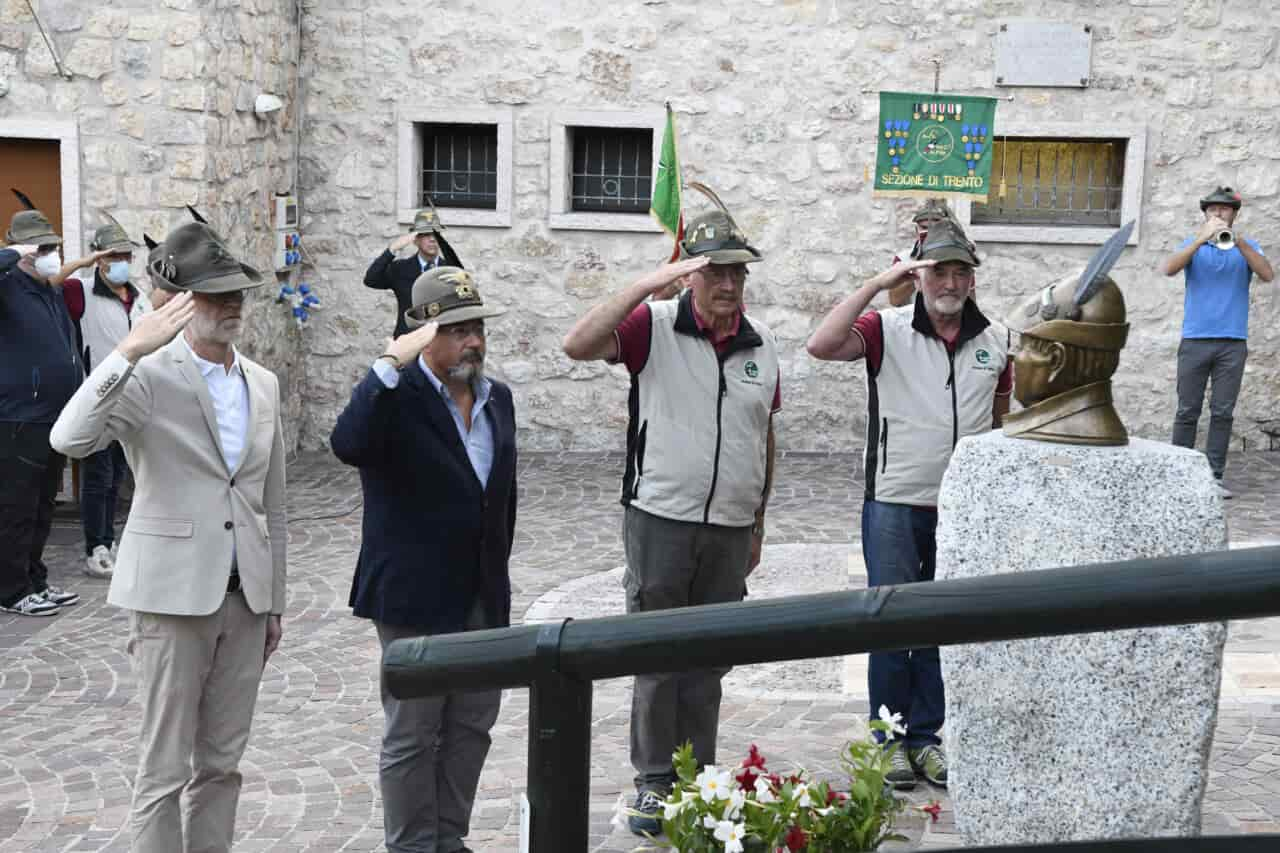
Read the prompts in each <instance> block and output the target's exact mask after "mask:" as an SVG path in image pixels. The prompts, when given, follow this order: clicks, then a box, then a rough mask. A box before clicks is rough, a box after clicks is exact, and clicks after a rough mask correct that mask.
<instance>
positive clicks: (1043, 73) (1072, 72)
mask: <svg viewBox="0 0 1280 853" xmlns="http://www.w3.org/2000/svg"><path fill="white" fill-rule="evenodd" d="M1092 46H1093V27H1091V26H1089V25H1088V24H1070V23H1061V22H1058V21H1036V20H1010V21H1002V22H1001V23H1000V29H999V30H998V31H997V32H996V72H995V85H997V86H1073V87H1075V88H1081V87H1084V86H1088V85H1089V52H1090V50H1091V49H1092Z"/></svg>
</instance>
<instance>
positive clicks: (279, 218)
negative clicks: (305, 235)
mask: <svg viewBox="0 0 1280 853" xmlns="http://www.w3.org/2000/svg"><path fill="white" fill-rule="evenodd" d="M275 202H276V207H275V210H274V211H273V215H272V217H271V221H272V222H273V223H275V229H276V230H277V231H296V230H297V229H298V200H297V199H296V198H294V197H293V196H291V195H283V194H281V195H277V196H276V198H275Z"/></svg>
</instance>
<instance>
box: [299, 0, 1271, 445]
mask: <svg viewBox="0 0 1280 853" xmlns="http://www.w3.org/2000/svg"><path fill="white" fill-rule="evenodd" d="M1263 5H1264V6H1268V7H1270V9H1271V10H1272V11H1273V12H1274V11H1277V10H1280V4H1277V3H1276V2H1275V0H1266V2H1264V3H1263ZM1011 17H1038V18H1045V19H1051V20H1059V21H1073V22H1080V23H1082V24H1083V23H1088V24H1091V25H1092V26H1093V27H1094V45H1093V57H1092V73H1093V79H1094V82H1093V85H1091V86H1090V87H1089V88H1088V89H1084V90H1078V89H1075V90H1061V89H1015V90H1012V91H1013V93H1014V95H1015V99H1014V100H1013V101H1011V102H1009V101H1002V102H1001V103H1000V106H999V114H998V119H997V121H1000V120H1005V121H1008V120H1011V119H1018V120H1020V121H1021V120H1023V119H1035V120H1039V121H1045V122H1063V121H1070V122H1090V121H1096V122H1099V123H1102V122H1105V123H1108V124H1117V123H1122V122H1123V123H1144V124H1145V125H1146V126H1147V152H1148V153H1147V162H1146V179H1145V181H1144V186H1143V188H1142V209H1143V216H1144V222H1143V229H1142V239H1141V244H1140V245H1139V246H1137V247H1136V248H1133V249H1130V250H1129V251H1128V252H1127V253H1126V254H1125V256H1124V258H1123V260H1122V261H1121V262H1120V264H1119V266H1118V268H1117V271H1116V272H1115V276H1116V278H1117V279H1118V280H1119V281H1121V282H1122V285H1123V287H1124V289H1125V293H1126V296H1127V298H1128V301H1129V306H1130V315H1131V320H1132V323H1133V330H1132V334H1131V336H1130V345H1129V348H1128V349H1127V350H1126V351H1125V354H1124V357H1123V359H1122V364H1121V368H1120V372H1119V376H1118V382H1117V385H1118V395H1119V399H1120V404H1119V408H1120V409H1121V411H1122V414H1123V416H1124V418H1125V420H1126V423H1127V424H1128V426H1129V428H1130V430H1131V431H1132V432H1133V433H1135V434H1137V435H1141V436H1147V437H1151V438H1157V439H1167V437H1168V433H1169V428H1170V422H1171V418H1172V413H1173V406H1174V368H1175V354H1176V350H1177V345H1178V339H1179V329H1180V323H1181V315H1182V304H1181V303H1182V283H1181V278H1180V277H1179V278H1177V279H1167V278H1165V277H1163V276H1162V275H1159V274H1158V273H1157V272H1156V266H1157V264H1158V262H1159V261H1160V259H1161V258H1162V256H1163V255H1164V254H1165V253H1167V252H1168V251H1170V250H1171V249H1173V248H1174V247H1176V245H1177V243H1178V242H1179V241H1180V240H1181V239H1182V238H1183V237H1184V236H1186V235H1187V234H1189V233H1190V232H1191V231H1192V230H1193V229H1194V228H1195V227H1196V224H1197V222H1198V220H1199V216H1200V214H1199V211H1198V208H1197V205H1196V200H1197V199H1198V198H1199V196H1200V195H1202V194H1203V193H1204V192H1205V191H1206V190H1207V189H1209V188H1212V187H1213V186H1214V185H1215V184H1217V183H1229V184H1231V185H1233V186H1235V187H1237V188H1239V189H1240V190H1241V191H1242V192H1243V193H1244V195H1245V197H1246V198H1247V199H1248V204H1247V206H1246V208H1245V210H1244V215H1243V216H1242V218H1241V221H1240V226H1241V230H1243V231H1245V232H1247V233H1249V234H1251V235H1253V236H1255V237H1256V238H1257V239H1259V240H1260V242H1261V243H1262V244H1263V246H1264V248H1266V247H1269V248H1270V251H1271V253H1272V255H1273V256H1278V255H1280V224H1278V223H1280V147H1277V146H1275V145H1274V144H1272V143H1271V142H1270V141H1269V140H1271V139H1273V138H1274V136H1275V133H1276V132H1277V110H1276V107H1277V106H1278V105H1280V63H1278V62H1277V52H1276V39H1277V32H1278V31H1277V28H1276V26H1275V22H1274V20H1273V18H1274V16H1273V15H1266V14H1260V9H1259V6H1258V4H1257V3H1245V2H1234V0H1185V2H1184V1H1183V0H1132V2H1121V3H1106V4H1099V3H1094V2H1091V0H1076V2H1066V3H1059V2H1053V3H1050V2H1011V0H944V2H940V3H923V2H910V3H895V4H881V3H876V4H861V3H849V2H835V0H748V1H747V2H741V3H735V4H731V5H730V4H724V5H722V4H706V3H700V4H699V3H690V2H680V0H670V2H665V1H664V0H644V1H643V2H641V0H628V2H622V3H609V4H595V5H592V4H583V3H572V2H556V0H530V2H527V3H521V4H511V3H507V2H503V0H446V2H439V3H434V4H432V5H431V6H430V7H424V8H422V9H420V10H409V9H407V8H406V7H405V6H404V5H403V4H401V3H396V2H390V0H370V2H367V3H362V4H355V5H350V4H349V5H344V6H339V5H336V4H329V3H320V2H311V3H309V4H308V5H307V7H306V19H305V29H304V42H303V49H304V59H303V63H304V73H305V76H306V79H307V95H306V120H305V123H304V125H303V159H304V166H303V178H302V180H303V185H304V194H305V196H306V201H307V216H308V219H307V236H309V237H310V240H311V246H312V249H313V251H314V252H316V254H318V255H319V257H320V258H321V261H322V266H323V268H324V269H323V272H324V274H325V275H326V276H327V277H328V284H327V285H326V286H327V287H328V288H329V290H330V292H331V296H330V306H334V305H335V304H340V310H339V311H330V312H329V313H327V314H326V315H325V320H324V329H323V331H322V330H321V329H316V330H314V333H313V334H311V335H309V336H308V345H309V353H310V357H311V361H312V368H311V370H310V372H309V377H308V384H307V395H308V415H309V422H308V428H307V429H306V431H305V439H306V441H307V442H308V443H314V442H318V441H320V440H322V439H323V437H324V435H326V434H327V431H328V429H329V427H330V425H331V423H332V421H333V419H334V417H335V416H336V414H337V412H338V411H339V410H340V407H341V406H342V405H343V403H344V401H345V400H346V397H347V395H348V393H349V388H350V386H351V383H352V382H353V381H354V380H355V379H356V377H357V376H358V375H359V374H360V373H361V372H362V371H363V370H364V369H365V368H366V366H367V364H368V362H369V360H370V359H371V358H372V357H373V356H375V355H376V354H377V351H378V347H379V345H380V341H381V338H382V337H383V336H384V335H385V334H386V332H387V329H388V328H389V326H390V323H391V319H390V318H391V315H392V311H393V302H392V300H391V297H390V296H386V295H382V294H380V293H378V292H375V291H369V290H366V289H365V288H363V287H362V286H361V284H360V279H361V276H362V274H363V269H364V266H365V265H366V264H367V263H368V262H369V260H371V259H372V258H373V257H374V256H375V255H376V254H377V253H378V252H379V251H380V250H381V249H382V247H383V246H384V245H385V244H386V242H387V240H388V239H389V238H391V237H393V236H394V235H395V234H396V233H397V232H398V231H399V230H400V228H401V227H402V226H399V225H397V224H396V216H395V208H396V197H397V191H396V157H397V151H396V130H395V129H396V112H397V109H398V108H399V107H402V106H406V105H412V106H418V107H421V106H430V107H433V108H436V109H439V108H444V107H449V106H453V107H456V108H459V109H468V108H477V107H486V106H493V105H510V106H511V107H512V108H513V110H514V114H515V124H516V133H515V143H514V145H515V150H514V172H515V174H514V178H515V180H514V186H515V197H514V204H513V209H514V213H515V215H514V223H513V226H512V227H511V228H505V229H503V228H498V229H493V228H454V229H451V230H450V232H449V237H450V240H451V242H452V243H453V244H454V245H455V247H456V248H457V249H458V251H459V253H460V255H461V257H462V258H463V260H464V262H466V263H467V264H468V265H469V266H471V267H473V268H474V269H475V270H476V271H477V272H478V274H479V276H480V282H481V286H482V290H483V292H484V293H485V294H486V296H487V297H488V298H491V299H495V300H496V301H498V302H500V303H502V305H503V306H505V307H506V308H508V309H509V313H508V314H507V316H506V317H505V318H502V319H499V320H497V321H493V322H492V324H491V328H492V333H491V336H490V341H489V351H490V360H491V369H492V372H493V373H494V374H495V375H497V376H499V377H502V378H505V379H506V380H507V381H509V382H511V383H512V386H513V388H514V391H515V394H516V401H517V407H518V410H519V416H520V421H521V427H522V430H521V432H522V435H521V445H522V447H526V448H582V449H594V448H612V449H617V448H620V447H621V446H622V444H623V434H624V432H623V426H624V423H625V401H626V389H627V378H626V376H625V374H624V373H623V372H622V370H621V369H620V368H613V369H610V368H607V367H605V366H603V365H599V364H588V365H577V364H574V363H572V362H570V361H569V360H568V359H566V358H565V357H564V356H563V355H562V354H561V352H560V349H559V343H560V339H561V337H562V336H563V334H564V332H565V331H566V330H567V329H568V327H569V325H570V324H571V323H572V321H573V319H574V318H575V317H577V316H579V315H580V314H582V313H583V312H584V311H586V310H587V309H588V308H589V307H590V306H591V305H593V304H595V303H597V302H598V301H600V300H601V299H603V298H604V297H606V296H607V295H608V294H610V293H612V292H615V291H616V290H617V289H618V288H620V287H622V286H623V285H624V283H626V282H628V281H630V280H632V279H633V278H634V277H636V276H637V275H639V274H641V273H642V272H644V271H645V270H647V269H649V268H651V267H653V266H654V265H656V264H657V263H658V262H660V261H661V260H662V259H663V258H664V257H665V255H666V252H667V251H668V245H669V244H668V242H667V240H666V238H665V237H662V236H659V235H649V234H619V233H602V232H590V231H568V230H553V229H551V228H549V227H548V224H547V222H548V209H549V202H548V190H549V188H548V180H549V177H548V174H549V170H548V160H549V156H550V146H549V138H550V137H549V134H550V132H551V130H550V128H551V125H550V116H551V115H552V113H553V112H554V111H555V110H557V109H566V108H568V109H660V108H661V105H662V103H663V101H664V100H667V99H669V100H670V101H671V102H672V104H673V106H674V108H675V110H676V112H677V121H678V124H679V129H680V139H679V145H680V155H681V159H682V161H683V167H684V175H685V178H686V180H689V179H695V178H696V179H701V180H704V181H706V182H708V183H709V184H710V185H712V186H713V187H714V188H716V189H717V190H718V191H719V192H720V194H721V196H722V197H723V198H724V199H725V200H726V201H727V202H728V204H729V205H730V206H731V208H732V209H733V211H734V212H735V214H736V215H737V217H738V219H739V221H740V223H741V224H742V225H743V226H744V228H745V229H746V231H747V232H748V234H749V235H750V237H751V238H752V240H753V241H754V242H755V244H756V245H758V246H759V247H760V248H761V249H762V250H763V251H764V252H765V254H766V256H767V260H766V261H765V262H763V263H761V264H759V265H757V266H755V267H753V269H752V276H751V278H750V279H749V280H748V285H747V300H748V304H749V308H750V310H752V311H753V312H757V313H759V314H760V315H761V316H762V317H763V318H764V319H765V320H766V321H767V322H768V323H770V324H771V325H772V326H773V328H774V329H775V330H776V332H777V334H778V337H779V339H780V344H781V348H782V351H783V354H784V355H783V371H784V378H783V398H784V410H785V411H784V415H783V417H782V421H781V428H780V438H779V442H780V446H781V447H783V448H788V449H825V448H832V449H836V448H838V449H850V448H852V447H858V446H861V443H862V431H863V414H862V413H863V408H864V404H865V386H864V374H863V371H862V368H861V367H860V366H851V365H842V364H828V363H821V362H817V361H814V360H813V359H811V358H809V357H808V355H806V354H805V352H804V349H803V345H804V341H805V339H806V337H807V335H808V334H809V332H810V331H811V330H812V328H813V327H814V326H815V325H816V323H817V321H818V318H819V317H820V316H821V314H822V313H823V312H824V311H826V310H827V309H828V308H830V307H831V306H832V305H834V304H835V303H836V302H837V301H838V300H839V299H840V298H842V297H843V296H844V295H845V294H847V293H848V292H850V290H851V289H852V288H853V287H854V286H855V284H856V283H857V282H860V281H861V280H863V279H864V278H866V277H868V276H869V275H871V274H873V273H875V272H876V271H878V270H880V269H882V268H883V267H885V266H887V265H888V263H889V260H890V258H891V257H892V255H893V254H894V251H895V250H896V249H898V248H900V247H903V246H909V245H910V242H911V233H912V232H911V223H910V213H911V211H912V210H913V208H914V206H915V204H916V203H915V202H911V201H891V200H883V199H875V198H872V196H871V187H870V184H869V181H868V174H867V169H868V166H869V165H870V164H871V163H872V162H873V159H872V158H873V156H874V154H873V151H874V146H875V133H876V118H877V107H878V100H877V96H876V92H877V91H879V90H881V89H890V90H917V91H928V90H929V88H930V87H931V86H932V82H933V65H932V63H931V60H932V59H933V58H935V57H936V58H939V59H940V60H941V61H942V74H941V83H942V90H943V91H956V92H965V93H984V92H985V93H992V94H1005V93H1006V92H1007V91H1008V90H995V89H992V88H991V85H992V78H993V76H994V75H993V67H994V47H993V44H994V35H995V32H996V30H997V27H998V23H997V21H998V20H999V19H1002V18H1011ZM686 198H687V200H688V201H693V202H695V203H700V199H699V198H698V197H696V196H695V195H694V194H693V193H688V194H687V196H686ZM444 217H445V220H446V221H448V219H449V211H448V210H445V211H444ZM981 249H982V251H983V254H984V256H985V259H986V261H985V263H984V265H983V267H982V268H981V270H980V274H979V286H980V288H981V292H982V305H983V308H984V309H987V310H988V311H990V313H992V314H993V315H994V316H997V317H999V316H1002V315H1004V314H1005V313H1006V312H1010V311H1011V310H1012V309H1013V308H1014V307H1015V306H1017V305H1019V304H1020V303H1021V301H1022V300H1023V299H1024V298H1026V297H1027V296H1028V295H1030V294H1032V293H1033V292H1034V291H1035V290H1037V289H1038V288H1040V287H1042V286H1043V285H1045V284H1048V283H1050V282H1051V281H1053V280H1054V279H1055V278H1056V277H1058V276H1059V275H1061V274H1062V273H1063V271H1066V270H1070V269H1072V268H1080V267H1082V266H1083V264H1084V263H1085V262H1086V261H1087V259H1088V257H1089V256H1090V254H1091V253H1092V251H1093V247H1086V246H1055V245H1037V244H1010V243H1003V244H988V245H985V246H982V247H981ZM1278 311H1280V301H1277V299H1276V297H1275V295H1274V290H1273V288H1272V287H1271V286H1267V285H1260V284H1255V288H1254V296H1253V305H1252V340H1251V342H1250V344H1251V349H1252V351H1253V353H1252V356H1251V358H1250V363H1249V368H1248V374H1247V376H1246V379H1245V383H1244V392H1243V394H1242V397H1241V400H1240V404H1239V406H1238V409H1237V431H1238V432H1241V433H1244V434H1246V435H1248V436H1249V437H1250V438H1257V437H1258V436H1257V433H1256V432H1255V431H1254V430H1253V426H1252V422H1251V420H1250V418H1251V417H1266V416H1272V415H1276V414H1280V408H1278V407H1277V404H1276V399H1277V391H1280V371H1277V369H1276V359H1275V356H1276V354H1277V350H1278V349H1280V333H1278V332H1277V331H1276V330H1275V329H1274V325H1275V324H1274V319H1275V318H1276V316H1277V313H1278ZM1236 446H1238V443H1237V444H1236Z"/></svg>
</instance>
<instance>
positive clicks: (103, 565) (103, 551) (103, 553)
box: [84, 545, 116, 579]
mask: <svg viewBox="0 0 1280 853" xmlns="http://www.w3.org/2000/svg"><path fill="white" fill-rule="evenodd" d="M115 567H116V564H115V561H114V560H113V559H112V558H111V552H110V551H109V550H107V546H106V545H98V546H97V547H96V548H94V549H93V553H92V554H90V555H89V556H87V557H85V558H84V573H85V574H86V575H88V576H89V577H91V578H103V579H106V578H110V577H111V575H112V573H113V572H114V571H115Z"/></svg>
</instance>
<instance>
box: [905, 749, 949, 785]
mask: <svg viewBox="0 0 1280 853" xmlns="http://www.w3.org/2000/svg"><path fill="white" fill-rule="evenodd" d="M907 755H908V756H909V757H910V759H911V766H912V767H914V768H915V771H916V772H917V773H919V774H920V775H921V776H923V777H924V778H925V779H927V780H928V781H929V782H930V783H931V784H934V785H937V786H939V787H941V788H945V787H947V754H946V753H945V752H943V751H942V747H940V746H935V745H934V744H929V745H928V746H925V747H921V748H920V749H909V750H907Z"/></svg>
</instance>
